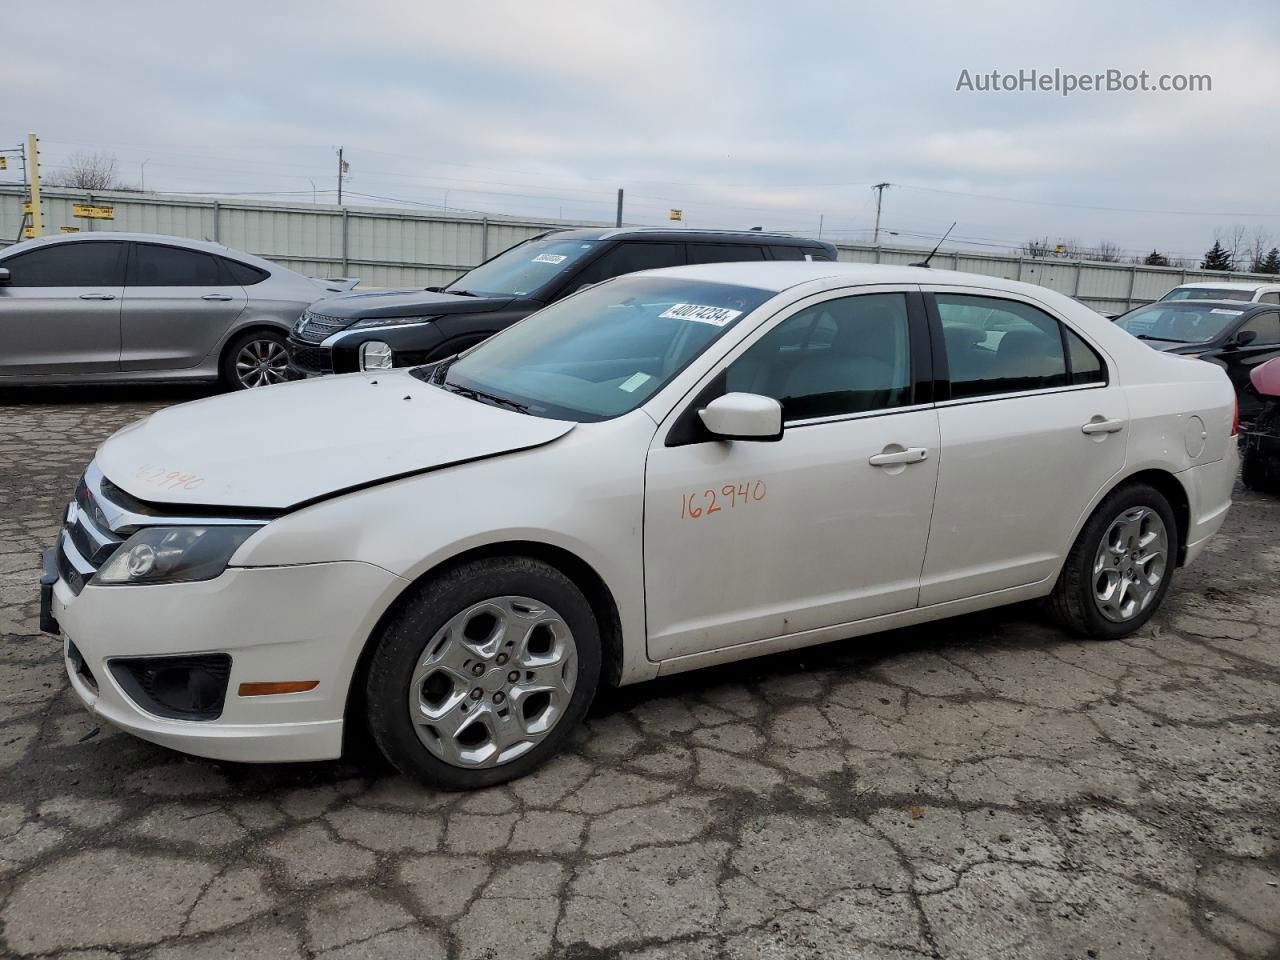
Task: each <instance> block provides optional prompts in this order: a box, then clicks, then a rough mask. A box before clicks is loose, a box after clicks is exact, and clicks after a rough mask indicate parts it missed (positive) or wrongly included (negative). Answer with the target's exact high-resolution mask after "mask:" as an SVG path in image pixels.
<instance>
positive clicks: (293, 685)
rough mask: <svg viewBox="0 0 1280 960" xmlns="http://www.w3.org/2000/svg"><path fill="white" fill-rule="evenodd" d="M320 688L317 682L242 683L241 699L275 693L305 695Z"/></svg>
mask: <svg viewBox="0 0 1280 960" xmlns="http://www.w3.org/2000/svg"><path fill="white" fill-rule="evenodd" d="M318 686H320V681H319V680H281V681H279V682H276V683H242V684H240V690H239V693H240V696H242V697H271V696H275V695H276V694H277V693H306V692H307V691H308V690H314V689H315V688H316V687H318Z"/></svg>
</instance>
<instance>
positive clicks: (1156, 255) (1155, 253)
mask: <svg viewBox="0 0 1280 960" xmlns="http://www.w3.org/2000/svg"><path fill="white" fill-rule="evenodd" d="M1142 262H1143V263H1145V264H1146V265H1147V266H1148V267H1167V266H1168V265H1169V258H1168V257H1166V256H1165V255H1164V254H1163V253H1161V252H1160V251H1159V250H1152V251H1151V252H1150V253H1148V254H1147V255H1146V257H1144V258H1143V260H1142Z"/></svg>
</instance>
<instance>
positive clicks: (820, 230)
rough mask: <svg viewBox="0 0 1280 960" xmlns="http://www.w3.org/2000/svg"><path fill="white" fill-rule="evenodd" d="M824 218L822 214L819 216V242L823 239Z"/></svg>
mask: <svg viewBox="0 0 1280 960" xmlns="http://www.w3.org/2000/svg"><path fill="white" fill-rule="evenodd" d="M822 217H823V214H821V213H820V214H818V239H819V240H821V239H822Z"/></svg>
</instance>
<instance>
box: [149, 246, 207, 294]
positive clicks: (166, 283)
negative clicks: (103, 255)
mask: <svg viewBox="0 0 1280 960" xmlns="http://www.w3.org/2000/svg"><path fill="white" fill-rule="evenodd" d="M219 281H220V274H219V271H218V258H217V257H215V256H213V254H209V253H205V252H203V251H201V250H184V249H182V248H180V247H164V246H160V245H159V244H154V243H135V244H134V245H133V256H132V257H130V258H129V280H128V285H129V286H131V287H216V286H218V285H219Z"/></svg>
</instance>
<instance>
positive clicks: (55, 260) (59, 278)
mask: <svg viewBox="0 0 1280 960" xmlns="http://www.w3.org/2000/svg"><path fill="white" fill-rule="evenodd" d="M124 246H125V245H124V243H122V242H121V241H118V240H77V241H74V242H72V243H58V244H53V245H51V246H46V247H39V248H38V249H35V250H32V251H31V252H30V253H20V254H17V255H16V256H13V257H8V258H6V259H4V260H0V267H4V268H5V269H6V270H8V271H9V283H10V285H11V286H15V287H119V286H122V285H123V284H124V256H123V253H124Z"/></svg>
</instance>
